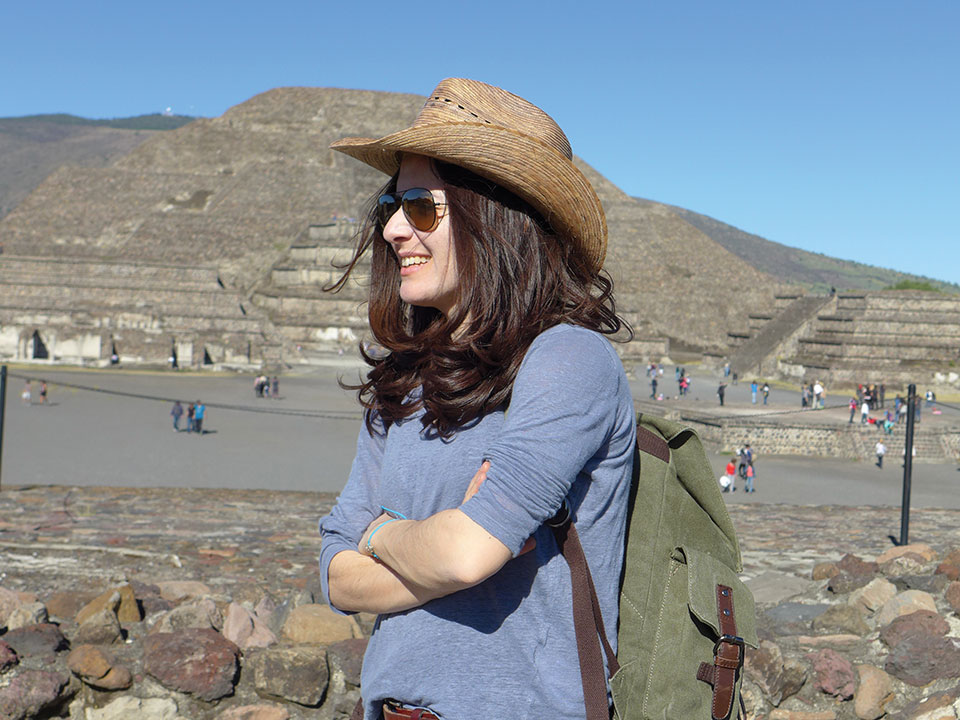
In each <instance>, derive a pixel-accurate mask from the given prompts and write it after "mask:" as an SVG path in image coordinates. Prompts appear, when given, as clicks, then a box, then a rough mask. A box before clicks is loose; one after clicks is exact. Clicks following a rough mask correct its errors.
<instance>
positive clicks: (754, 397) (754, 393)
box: [750, 380, 758, 405]
mask: <svg viewBox="0 0 960 720" xmlns="http://www.w3.org/2000/svg"><path fill="white" fill-rule="evenodd" d="M757 387H758V386H757V381H756V380H754V381H753V382H751V383H750V402H752V403H753V404H754V405H756V404H757Z"/></svg>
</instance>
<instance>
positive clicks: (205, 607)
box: [150, 597, 223, 633]
mask: <svg viewBox="0 0 960 720" xmlns="http://www.w3.org/2000/svg"><path fill="white" fill-rule="evenodd" d="M222 627H223V616H221V615H220V611H219V610H218V609H217V604H216V603H215V602H214V601H213V600H211V599H210V598H208V597H205V598H201V599H199V600H193V601H191V602H188V603H186V604H184V605H180V606H178V607H175V608H173V610H171V611H170V612H168V613H165V614H164V615H162V616H161V617H160V619H159V620H157V622H156V624H154V626H153V627H152V628H151V629H150V632H151V633H172V632H177V631H178V630H187V629H189V628H213V629H214V630H219V629H220V628H222Z"/></svg>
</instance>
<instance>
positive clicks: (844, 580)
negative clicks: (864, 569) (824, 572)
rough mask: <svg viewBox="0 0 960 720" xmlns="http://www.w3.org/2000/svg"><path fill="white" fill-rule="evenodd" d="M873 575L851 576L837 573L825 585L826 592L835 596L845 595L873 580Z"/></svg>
mask: <svg viewBox="0 0 960 720" xmlns="http://www.w3.org/2000/svg"><path fill="white" fill-rule="evenodd" d="M873 578H874V575H851V574H850V573H845V572H841V573H837V574H836V575H834V576H833V577H832V578H830V581H829V582H828V583H827V590H829V591H830V592H832V593H833V594H835V595H846V594H847V593H849V592H853V591H854V590H856V589H857V588H862V587H863V586H864V585H866V584H868V583H869V582H870V581H871V580H873Z"/></svg>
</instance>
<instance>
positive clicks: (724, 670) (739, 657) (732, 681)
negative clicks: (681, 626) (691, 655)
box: [697, 585, 743, 720]
mask: <svg viewBox="0 0 960 720" xmlns="http://www.w3.org/2000/svg"><path fill="white" fill-rule="evenodd" d="M717 619H718V624H719V626H720V639H719V640H717V643H716V645H714V648H713V665H712V666H711V665H707V664H706V663H701V665H700V668H699V669H698V670H697V679H698V680H703V681H704V682H708V683H710V684H711V685H713V705H712V708H711V713H712V715H713V720H724V718H727V717H729V715H730V711H731V710H733V696H734V688H735V687H736V682H737V673H738V672H739V670H740V668H742V667H743V639H742V638H739V637H737V620H736V616H735V614H734V609H733V590H732V589H730V588H729V587H727V586H726V585H717Z"/></svg>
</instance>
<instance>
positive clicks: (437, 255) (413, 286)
mask: <svg viewBox="0 0 960 720" xmlns="http://www.w3.org/2000/svg"><path fill="white" fill-rule="evenodd" d="M410 188H426V189H427V190H429V191H430V192H431V194H432V195H433V198H434V200H436V202H438V203H444V202H446V193H445V192H444V190H443V183H442V182H441V181H440V178H438V177H437V176H436V175H435V174H434V173H433V169H432V167H431V166H430V161H429V159H427V158H426V157H424V156H422V155H404V156H403V160H402V162H401V163H400V175H399V176H398V177H397V192H398V193H402V192H403V191H405V190H409V189H410ZM448 209H449V208H447V207H446V206H441V207H438V208H437V212H438V213H442V215H443V217H442V219H441V220H440V223H439V224H438V225H437V226H436V227H435V228H434V229H433V230H429V231H423V230H417V228H415V227H414V226H413V225H411V224H410V221H409V220H408V219H407V216H406V215H404V213H403V210H402V209H398V210H397V212H395V213H394V214H393V216H392V217H391V218H390V219H389V220H388V221H387V223H386V225H384V226H383V238H384V240H386V241H387V242H388V243H389V244H390V247H392V248H393V251H394V252H395V253H396V254H397V258H398V259H399V261H400V297H401V299H402V300H403V301H404V302H407V303H409V304H410V305H418V306H422V307H432V308H436V309H437V310H439V311H440V312H442V313H443V314H444V315H445V316H447V317H449V316H450V313H451V312H452V311H453V309H454V308H455V307H456V304H457V295H458V292H457V288H458V286H459V282H460V279H459V276H458V274H457V256H456V253H455V252H454V247H453V228H452V225H451V222H450V213H449V212H446V211H447V210H448Z"/></svg>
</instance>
